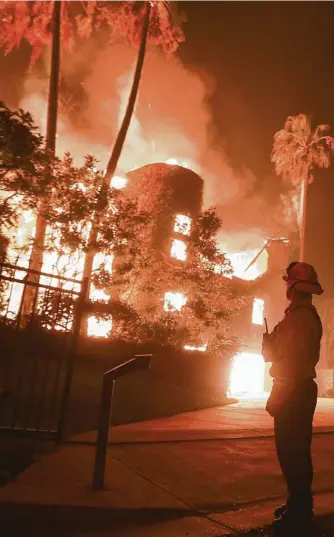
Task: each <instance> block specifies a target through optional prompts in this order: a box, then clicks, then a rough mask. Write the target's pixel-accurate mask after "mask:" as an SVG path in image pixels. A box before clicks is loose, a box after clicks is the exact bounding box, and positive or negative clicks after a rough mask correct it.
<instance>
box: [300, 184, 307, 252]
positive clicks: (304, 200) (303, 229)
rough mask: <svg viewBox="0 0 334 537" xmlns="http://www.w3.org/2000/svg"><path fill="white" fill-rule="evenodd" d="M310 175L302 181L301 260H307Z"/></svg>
mask: <svg viewBox="0 0 334 537" xmlns="http://www.w3.org/2000/svg"><path fill="white" fill-rule="evenodd" d="M307 191H308V176H306V177H305V178H304V179H303V181H302V183H301V192H300V245H299V261H305V247H306V246H305V243H306V215H307Z"/></svg>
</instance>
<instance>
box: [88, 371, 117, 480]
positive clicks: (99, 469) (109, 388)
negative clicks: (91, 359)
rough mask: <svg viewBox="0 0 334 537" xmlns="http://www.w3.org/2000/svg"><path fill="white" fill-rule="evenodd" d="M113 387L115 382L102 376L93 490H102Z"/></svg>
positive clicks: (106, 375) (109, 377) (106, 376)
mask: <svg viewBox="0 0 334 537" xmlns="http://www.w3.org/2000/svg"><path fill="white" fill-rule="evenodd" d="M114 386H115V380H114V379H113V378H112V377H111V375H108V374H105V375H104V376H103V383H102V395H101V406H100V413H99V422H98V429H97V444H96V453H95V462H94V475H93V489H94V490H101V489H103V485H104V476H105V471H106V460H107V451H108V436H109V427H110V415H111V407H112V398H113V392H114Z"/></svg>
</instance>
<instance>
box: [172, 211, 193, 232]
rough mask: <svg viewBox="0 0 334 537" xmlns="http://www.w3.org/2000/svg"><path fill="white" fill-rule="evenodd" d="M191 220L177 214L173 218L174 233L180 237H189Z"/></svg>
mask: <svg viewBox="0 0 334 537" xmlns="http://www.w3.org/2000/svg"><path fill="white" fill-rule="evenodd" d="M190 229H191V218H190V217H189V216H185V215H184V214H177V215H176V217H175V224H174V231H175V232H176V233H182V235H190Z"/></svg>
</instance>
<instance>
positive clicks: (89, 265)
mask: <svg viewBox="0 0 334 537" xmlns="http://www.w3.org/2000/svg"><path fill="white" fill-rule="evenodd" d="M151 10H152V4H151V2H146V5H145V13H144V18H143V23H142V35H141V40H140V47H139V51H138V58H137V65H136V70H135V73H134V77H133V82H132V88H131V92H130V95H129V99H128V104H127V107H126V111H125V115H124V118H123V121H122V124H121V127H120V130H119V132H118V135H117V138H116V140H115V144H114V147H113V149H112V152H111V156H110V159H109V162H108V166H107V171H106V174H105V176H104V182H103V185H102V190H104V189H109V185H110V181H111V179H112V177H113V175H114V174H115V171H116V168H117V164H118V160H119V157H120V155H121V152H122V149H123V146H124V142H125V138H126V135H127V132H128V129H129V126H130V122H131V118H132V115H133V111H134V107H135V104H136V100H137V95H138V90H139V83H140V79H141V74H142V70H143V65H144V59H145V51H146V42H147V35H148V29H149V24H150V16H151ZM96 216H97V215H96ZM96 239H97V229H96V226H92V230H91V232H90V237H89V250H88V252H87V254H86V257H85V264H84V270H83V277H84V278H88V279H90V277H91V274H92V269H93V261H94V254H95V252H94V244H95V241H96ZM89 288H90V286H88V290H87V292H88V295H89V291H90V289H89ZM84 322H85V321H84ZM83 330H84V327H83Z"/></svg>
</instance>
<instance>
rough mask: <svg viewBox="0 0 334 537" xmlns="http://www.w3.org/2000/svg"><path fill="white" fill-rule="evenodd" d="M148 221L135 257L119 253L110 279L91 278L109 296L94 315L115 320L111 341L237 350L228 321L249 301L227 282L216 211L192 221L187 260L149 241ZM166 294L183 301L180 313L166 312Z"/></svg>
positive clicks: (228, 268) (227, 266)
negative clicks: (166, 251) (182, 298)
mask: <svg viewBox="0 0 334 537" xmlns="http://www.w3.org/2000/svg"><path fill="white" fill-rule="evenodd" d="M155 216H156V215H155ZM155 216H153V218H152V220H151V221H150V222H151V225H152V226H154V221H155ZM150 222H146V224H145V226H144V228H143V229H142V231H144V234H143V236H141V237H140V236H138V235H137V238H136V241H135V243H134V246H135V251H136V255H133V253H134V252H133V251H131V249H129V250H128V251H127V252H122V253H121V256H120V259H119V261H118V263H115V267H114V269H113V274H112V276H111V277H110V276H107V277H106V275H105V273H103V272H102V273H96V274H95V275H94V276H93V281H94V285H95V286H96V287H101V288H103V289H104V290H105V291H106V292H107V293H108V294H109V295H110V297H111V298H110V301H109V302H108V303H107V304H105V305H103V306H101V304H99V305H95V308H94V310H95V312H100V314H101V313H102V314H106V313H111V314H112V315H113V318H114V319H115V320H116V326H115V329H114V328H113V331H112V337H116V338H117V337H122V338H123V339H128V340H131V341H137V342H140V343H148V342H149V343H155V344H160V345H171V346H175V345H177V346H184V345H190V346H194V347H200V346H203V345H207V346H208V349H209V350H211V351H212V350H217V351H220V350H222V348H223V347H227V346H233V345H234V346H235V345H236V344H237V342H236V339H235V338H234V337H233V334H232V333H231V328H230V322H229V321H230V319H231V317H232V316H235V315H236V314H237V313H238V312H239V311H240V310H241V309H242V308H243V307H244V306H245V305H246V303H247V302H248V298H247V296H246V295H245V294H244V291H243V290H242V289H241V288H240V286H238V285H236V284H235V283H234V282H233V281H232V280H231V279H229V278H228V276H229V275H230V274H231V266H230V263H229V261H228V260H227V259H226V258H225V256H224V255H223V254H221V253H220V252H219V249H218V245H217V241H216V236H217V233H218V232H219V230H220V228H221V220H220V219H219V217H218V216H217V214H216V212H215V210H214V208H211V209H209V210H207V211H205V212H204V213H202V214H201V215H199V217H198V218H197V220H196V222H194V226H193V232H192V233H191V236H190V237H189V242H188V248H187V251H188V255H187V258H186V260H185V261H179V260H177V259H173V258H171V257H170V255H169V254H166V253H164V252H162V251H161V249H160V248H157V247H155V246H154V243H153V242H152V240H148V239H149V237H151V238H152V233H151V231H152V230H150V229H149V228H150ZM166 292H176V293H181V294H182V295H183V296H184V297H186V303H185V304H184V305H183V306H182V308H181V309H180V311H173V308H171V309H170V310H169V309H167V311H166V310H165V308H164V305H165V302H164V295H165V293H166Z"/></svg>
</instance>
